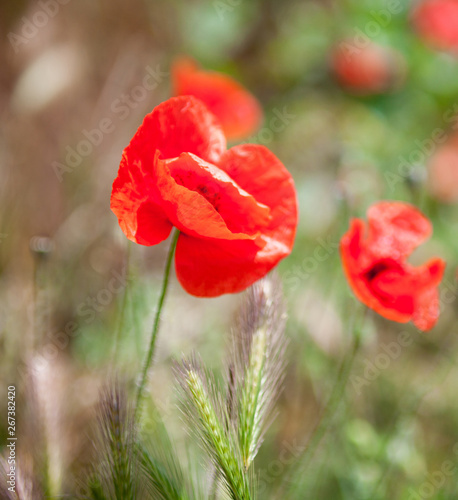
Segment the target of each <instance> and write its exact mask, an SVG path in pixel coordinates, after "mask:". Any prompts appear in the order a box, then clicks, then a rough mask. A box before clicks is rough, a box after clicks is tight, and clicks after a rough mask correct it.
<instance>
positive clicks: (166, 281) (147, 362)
mask: <svg viewBox="0 0 458 500" xmlns="http://www.w3.org/2000/svg"><path fill="white" fill-rule="evenodd" d="M179 235H180V232H179V231H178V230H177V229H175V230H174V233H173V234H172V241H171V243H170V248H169V253H168V255H167V261H166V264H165V270H164V277H163V280H162V289H161V294H160V295H159V301H158V304H157V309H156V316H155V318H154V324H153V331H152V332H151V340H150V343H149V349H148V353H147V355H146V358H145V362H144V364H143V369H142V373H141V378H140V383H139V385H138V389H137V398H136V403H135V418H136V419H139V418H140V416H141V405H142V398H143V392H144V390H145V385H146V379H147V377H148V371H149V369H150V368H151V363H152V361H153V358H154V352H155V349H156V339H157V334H158V331H159V323H160V320H161V312H162V308H163V306H164V301H165V296H166V294H167V288H168V285H169V277H170V269H171V267H172V261H173V256H174V254H175V248H176V246H177V241H178V236H179Z"/></svg>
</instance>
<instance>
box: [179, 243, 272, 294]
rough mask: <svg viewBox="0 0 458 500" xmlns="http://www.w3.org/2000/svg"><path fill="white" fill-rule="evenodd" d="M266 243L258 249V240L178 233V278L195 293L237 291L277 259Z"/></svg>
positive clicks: (251, 282) (250, 282)
mask: <svg viewBox="0 0 458 500" xmlns="http://www.w3.org/2000/svg"><path fill="white" fill-rule="evenodd" d="M266 247H268V245H266ZM266 247H264V250H265V251H264V250H262V251H260V247H259V244H258V241H252V240H244V241H243V240H242V241H241V240H232V241H221V240H220V241H217V240H202V239H198V238H192V237H189V236H187V235H186V234H181V235H180V237H179V238H178V244H177V249H176V256H175V268H176V273H177V277H178V280H179V281H180V283H181V285H182V286H183V288H184V289H185V290H186V291H187V292H188V293H190V294H192V295H195V296H197V297H217V296H219V295H222V294H225V293H237V292H240V291H242V290H244V289H245V288H247V287H248V286H250V285H252V284H253V283H254V282H255V281H257V280H258V279H260V278H262V277H263V276H265V275H266V274H267V273H268V272H269V271H270V270H271V269H272V268H273V267H274V266H275V265H276V263H277V262H278V258H275V259H272V258H271V257H272V255H273V254H275V252H274V249H273V248H271V247H270V248H267V249H266Z"/></svg>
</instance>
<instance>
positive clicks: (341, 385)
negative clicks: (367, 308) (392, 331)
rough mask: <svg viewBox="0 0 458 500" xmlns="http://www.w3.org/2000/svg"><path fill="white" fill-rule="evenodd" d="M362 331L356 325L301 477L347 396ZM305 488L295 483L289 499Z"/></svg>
mask: <svg viewBox="0 0 458 500" xmlns="http://www.w3.org/2000/svg"><path fill="white" fill-rule="evenodd" d="M365 317H366V316H365V315H363V318H362V319H363V321H364V319H365ZM361 330H362V325H355V327H354V334H353V344H352V347H351V348H350V352H349V354H348V355H347V356H346V357H345V359H344V360H343V362H342V364H341V366H340V368H339V371H338V374H337V377H336V383H335V384H334V387H333V389H332V392H331V395H330V396H329V399H328V402H327V404H326V406H325V408H324V410H323V412H322V414H321V415H322V416H321V418H320V419H319V421H318V423H317V425H316V426H315V429H314V430H313V431H312V435H311V438H310V440H309V442H308V444H307V446H306V448H305V450H304V453H303V454H302V457H301V458H300V460H299V462H298V464H299V468H300V472H301V477H302V478H305V477H307V474H306V471H307V469H308V467H309V465H310V462H311V461H312V459H313V457H314V455H315V452H316V450H317V448H318V446H319V445H320V443H321V441H322V439H323V438H324V436H325V435H326V433H327V432H328V430H329V427H330V424H331V423H332V419H333V418H334V416H335V413H336V411H337V410H338V408H339V406H340V404H341V402H342V399H343V398H344V395H345V389H346V386H347V383H348V380H349V378H350V374H351V370H352V368H353V363H354V361H355V358H356V355H357V353H358V351H359V347H360V344H361ZM302 487H303V481H299V482H298V483H293V485H292V486H291V487H290V489H289V496H288V498H294V495H295V493H297V491H298V490H299V489H301V488H302Z"/></svg>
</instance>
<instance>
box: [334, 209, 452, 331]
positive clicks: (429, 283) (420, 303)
mask: <svg viewBox="0 0 458 500" xmlns="http://www.w3.org/2000/svg"><path fill="white" fill-rule="evenodd" d="M367 218H368V226H366V223H365V222H364V221H363V220H361V219H354V220H353V221H352V222H351V225H350V229H349V231H348V232H347V233H346V234H345V235H344V236H343V238H342V240H341V242H340V251H341V255H342V261H343V267H344V270H345V274H346V276H347V279H348V281H349V283H350V286H351V288H352V289H353V292H354V293H355V295H356V296H357V297H358V299H359V300H361V302H363V303H364V304H366V305H367V306H368V307H370V308H371V309H374V310H375V311H377V312H378V313H379V314H380V315H382V316H384V317H385V318H388V319H391V320H393V321H399V322H400V323H406V322H407V321H410V320H412V321H413V323H414V324H415V325H416V326H417V327H418V328H419V329H420V330H429V329H430V328H432V327H433V326H434V324H435V323H436V321H437V318H438V316H439V297H438V291H437V286H438V285H439V283H440V281H441V279H442V274H443V272H444V268H445V262H444V261H443V260H441V259H437V258H436V259H431V260H430V261H428V262H427V263H426V264H423V265H422V266H419V267H414V266H412V265H410V264H409V263H408V262H407V260H406V259H407V257H408V256H409V255H410V254H411V253H412V251H413V250H414V249H415V248H416V247H417V246H418V245H420V244H421V243H422V242H423V241H425V240H426V239H427V238H428V237H429V236H430V234H431V232H432V228H431V223H430V222H429V220H428V219H426V218H425V217H424V216H423V215H422V214H421V213H420V212H419V211H418V210H417V209H416V208H414V207H413V206H411V205H409V204H407V203H401V202H388V201H383V202H380V203H376V204H374V205H372V206H371V207H370V208H369V210H368V212H367Z"/></svg>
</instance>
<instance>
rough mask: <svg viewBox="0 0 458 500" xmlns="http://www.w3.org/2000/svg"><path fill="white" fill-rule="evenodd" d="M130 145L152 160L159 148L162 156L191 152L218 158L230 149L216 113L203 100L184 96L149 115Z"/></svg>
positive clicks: (172, 99)
mask: <svg viewBox="0 0 458 500" xmlns="http://www.w3.org/2000/svg"><path fill="white" fill-rule="evenodd" d="M128 148H129V149H134V150H135V151H136V153H137V155H138V156H140V157H141V158H142V159H143V160H144V161H150V162H151V164H152V162H153V160H154V156H155V152H156V150H159V151H160V152H161V157H162V158H175V157H177V156H180V154H181V153H183V152H188V153H194V154H196V155H197V156H200V158H202V159H204V160H207V161H210V162H217V161H218V160H219V158H220V157H221V155H222V154H223V152H224V151H225V150H226V138H225V137H224V133H223V130H222V128H221V125H220V124H219V123H218V121H217V120H216V118H215V116H214V115H213V114H212V113H210V111H209V110H208V109H207V107H206V106H205V105H204V104H203V103H202V102H201V101H199V100H198V99H196V98H194V97H192V96H180V97H173V98H171V99H168V100H167V101H164V102H163V103H161V104H159V106H156V107H155V108H154V110H153V111H152V112H151V113H149V114H148V115H146V117H145V119H144V120H143V123H142V125H140V127H139V129H138V130H137V133H136V134H135V135H134V137H133V139H132V141H131V143H130V144H129V146H128Z"/></svg>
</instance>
